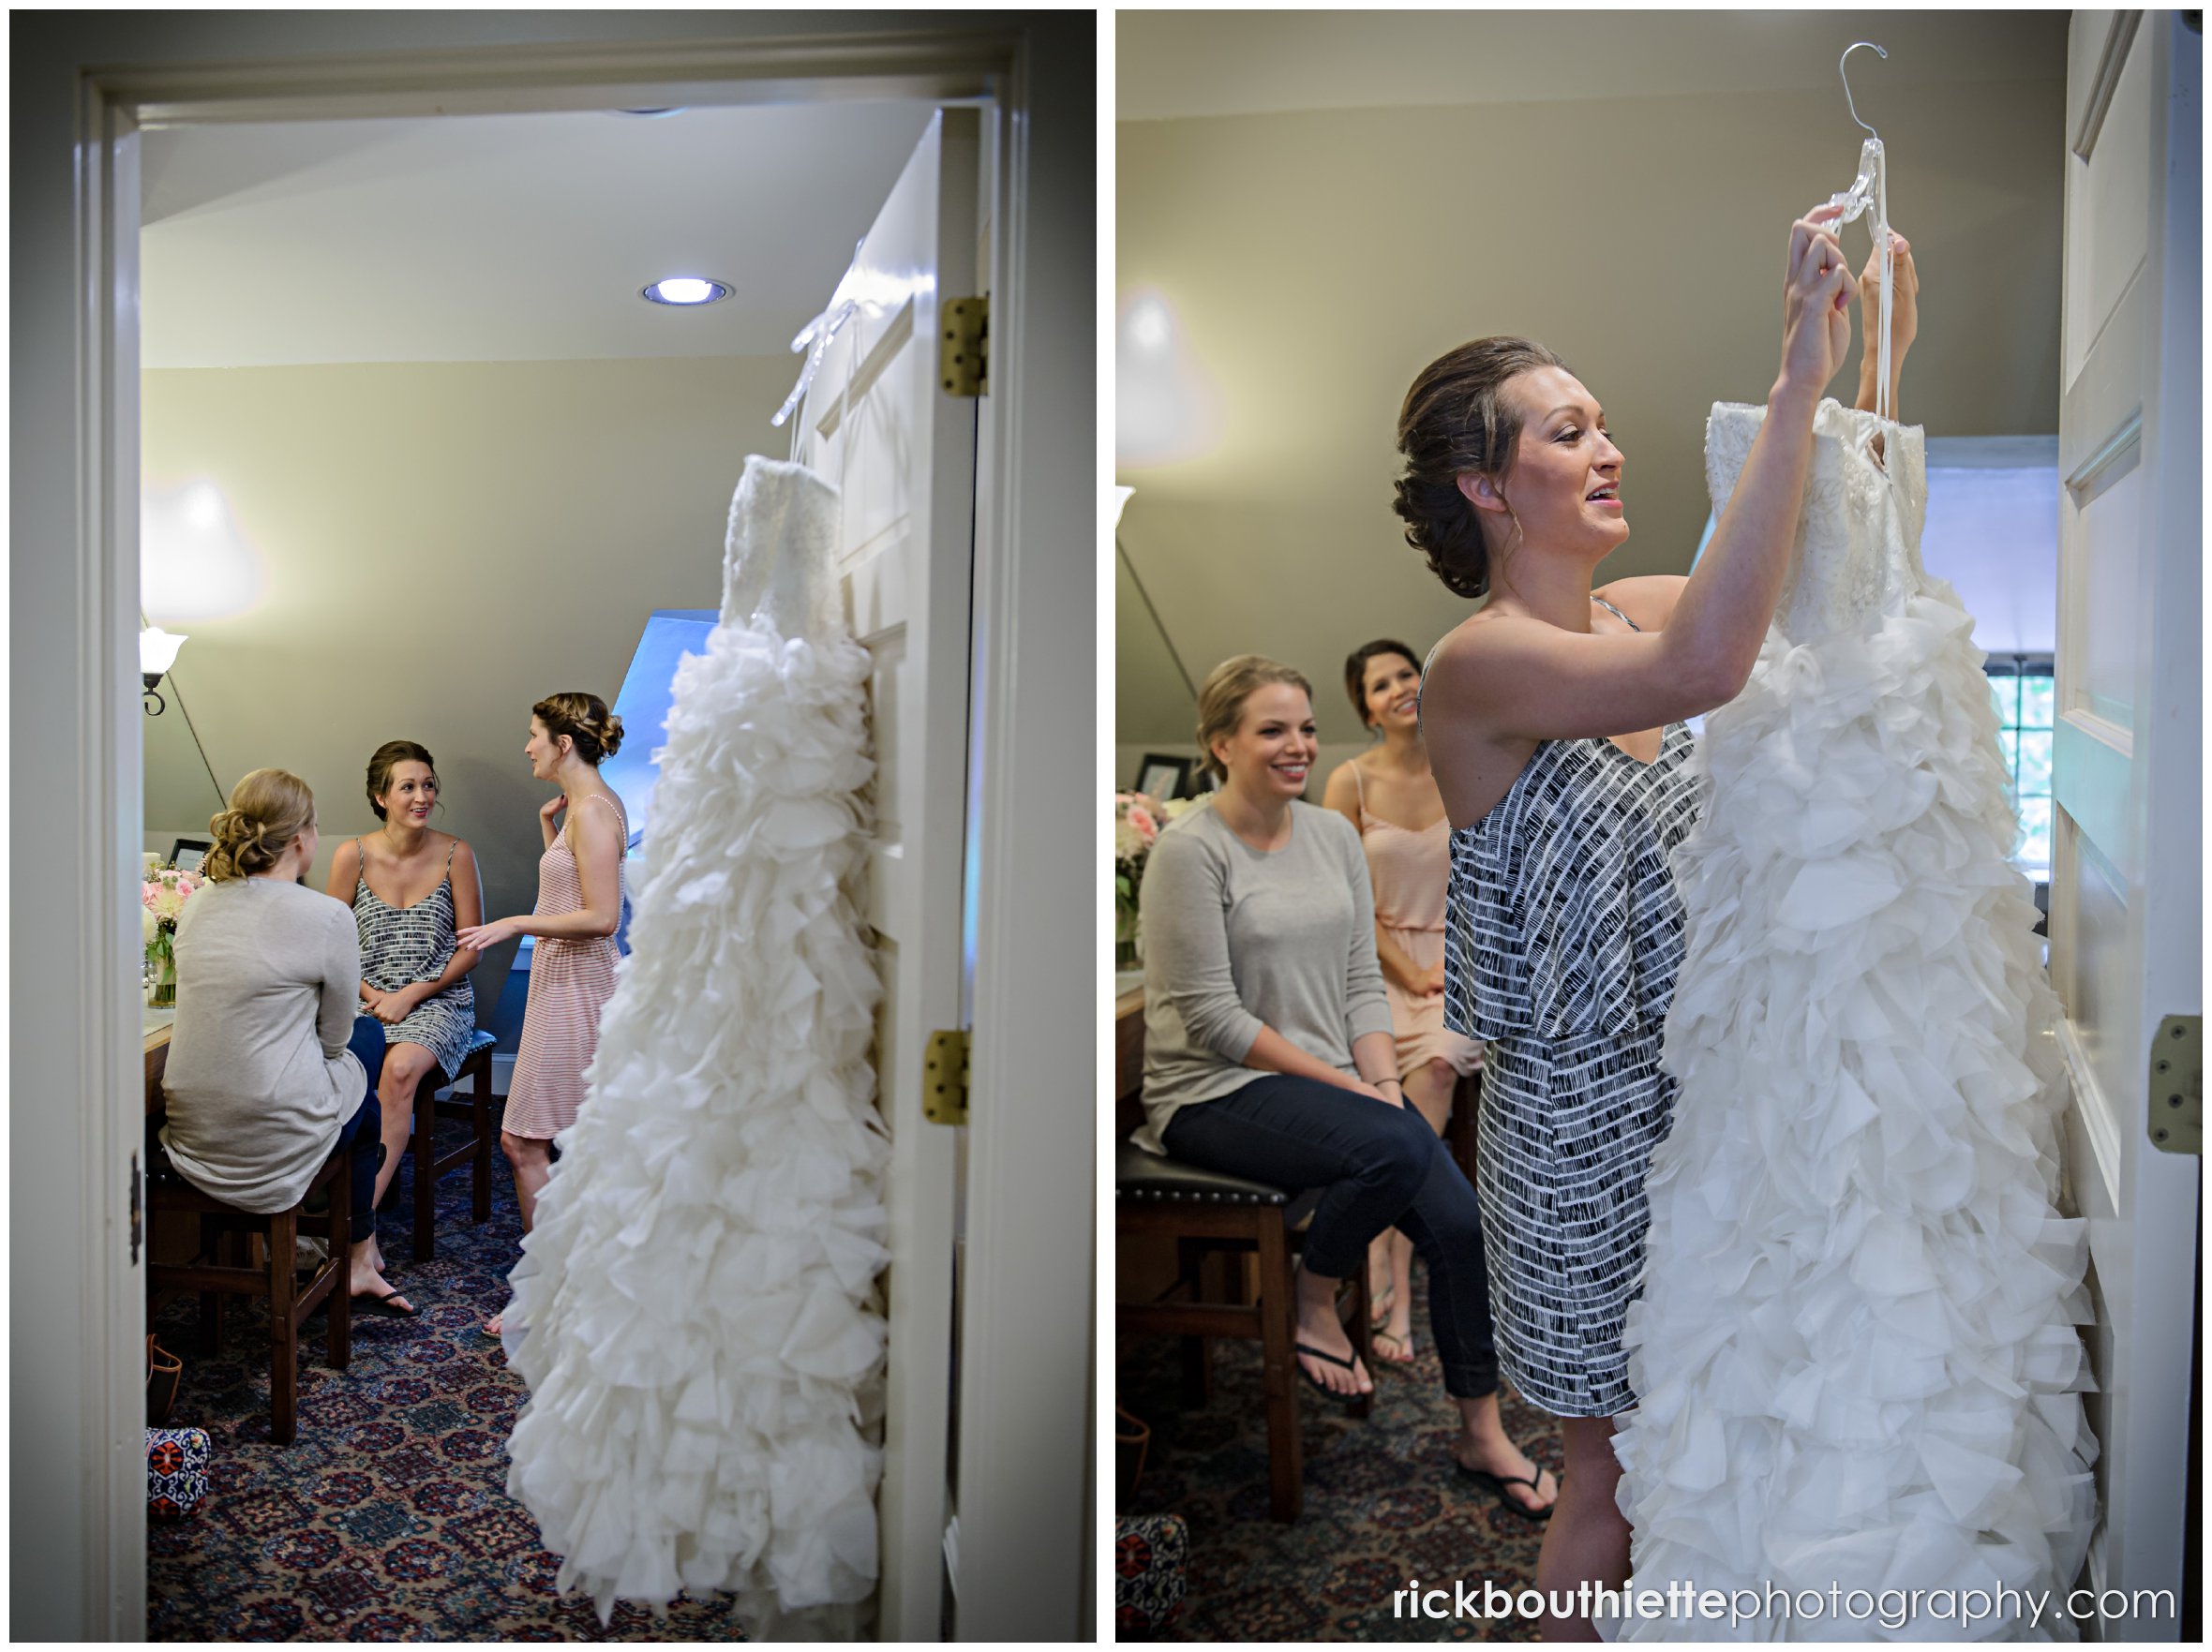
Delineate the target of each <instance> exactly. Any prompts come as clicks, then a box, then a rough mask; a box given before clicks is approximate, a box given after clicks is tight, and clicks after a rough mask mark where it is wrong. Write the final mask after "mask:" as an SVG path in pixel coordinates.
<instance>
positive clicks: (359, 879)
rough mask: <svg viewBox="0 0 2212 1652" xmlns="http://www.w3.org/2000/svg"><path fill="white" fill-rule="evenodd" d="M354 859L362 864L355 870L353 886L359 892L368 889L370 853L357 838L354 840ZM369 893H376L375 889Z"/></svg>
mask: <svg viewBox="0 0 2212 1652" xmlns="http://www.w3.org/2000/svg"><path fill="white" fill-rule="evenodd" d="M353 858H354V859H355V860H357V861H359V862H360V864H359V865H358V866H356V867H355V868H354V869H353V886H354V887H355V889H357V890H358V889H363V888H367V886H368V851H367V850H366V849H365V848H363V847H362V846H361V840H360V839H359V838H355V839H354V840H353ZM368 892H369V893H370V894H371V895H373V894H375V893H376V891H375V890H374V889H369V891H368Z"/></svg>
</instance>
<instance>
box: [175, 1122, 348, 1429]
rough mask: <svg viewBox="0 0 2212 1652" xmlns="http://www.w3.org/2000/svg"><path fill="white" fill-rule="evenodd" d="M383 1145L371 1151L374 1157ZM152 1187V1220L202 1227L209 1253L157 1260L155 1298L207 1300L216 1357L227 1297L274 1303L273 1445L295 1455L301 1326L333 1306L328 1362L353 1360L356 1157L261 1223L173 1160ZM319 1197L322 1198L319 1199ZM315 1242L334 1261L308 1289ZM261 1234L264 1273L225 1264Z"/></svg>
mask: <svg viewBox="0 0 2212 1652" xmlns="http://www.w3.org/2000/svg"><path fill="white" fill-rule="evenodd" d="M375 1145H376V1144H375V1143H374V1142H373V1141H372V1142H370V1143H369V1144H368V1146H369V1148H370V1150H372V1151H373V1150H374V1148H375ZM149 1168H150V1171H151V1173H150V1174H149V1176H148V1178H147V1189H146V1204H147V1209H148V1211H149V1212H150V1213H154V1214H156V1215H157V1214H158V1213H161V1212H163V1211H180V1212H186V1213H190V1214H194V1215H197V1216H198V1217H199V1218H200V1253H199V1255H197V1256H195V1257H194V1258H192V1260H191V1261H190V1262H188V1263H184V1264H181V1265H180V1264H175V1263H162V1262H152V1261H149V1262H148V1264H147V1267H146V1283H147V1287H148V1288H149V1289H150V1290H152V1291H155V1292H160V1291H165V1290H196V1291H198V1292H199V1293H200V1326H201V1330H202V1333H203V1334H204V1336H205V1339H206V1343H207V1351H208V1352H209V1353H211V1354H217V1353H220V1352H221V1351H222V1345H223V1298H224V1296H226V1295H230V1296H258V1297H266V1298H268V1301H269V1437H270V1438H271V1439H273V1440H274V1441H275V1442H276V1443H277V1444H278V1445H280V1446H289V1445H290V1444H291V1442H292V1437H293V1436H294V1434H295V1433H296V1432H297V1429H298V1421H299V1392H300V1388H299V1384H300V1357H299V1355H300V1327H301V1326H302V1325H303V1324H304V1323H305V1322H306V1319H307V1317H308V1316H309V1315H310V1314H312V1313H314V1311H315V1309H316V1308H317V1307H318V1306H319V1305H321V1303H322V1302H323V1301H324V1300H325V1299H328V1301H329V1303H330V1327H329V1334H328V1340H327V1344H326V1354H325V1362H326V1363H327V1364H328V1365H330V1367H331V1368H332V1369H333V1370H336V1371H343V1370H344V1369H345V1368H346V1364H347V1362H348V1361H349V1360H351V1357H352V1351H353V1297H352V1293H351V1291H350V1290H349V1289H348V1288H347V1286H348V1285H349V1283H350V1279H349V1272H350V1269H351V1263H350V1262H349V1261H348V1259H347V1243H348V1237H349V1228H350V1227H351V1218H352V1202H353V1200H352V1183H351V1153H336V1154H334V1155H333V1156H332V1157H330V1158H329V1159H327V1160H325V1161H324V1162H323V1164H322V1165H321V1168H318V1169H317V1170H316V1172H315V1175H314V1179H313V1180H312V1181H310V1182H309V1183H307V1191H306V1194H305V1195H304V1196H303V1197H302V1198H301V1200H300V1202H299V1203H298V1204H296V1205H293V1206H292V1207H291V1209H290V1210H287V1211H277V1212H274V1213H269V1214H262V1213H256V1212H252V1211H242V1210H240V1209H238V1208H237V1206H235V1205H230V1204H225V1203H224V1202H223V1201H222V1200H221V1199H219V1198H215V1197H213V1196H212V1195H210V1194H205V1193H202V1192H201V1191H200V1190H199V1189H198V1188H197V1187H194V1186H193V1185H192V1184H191V1183H189V1182H187V1181H186V1180H185V1179H184V1177H182V1176H181V1175H179V1174H178V1173H177V1171H176V1169H175V1168H174V1167H173V1166H172V1165H171V1164H170V1162H169V1155H168V1154H167V1153H158V1154H156V1155H154V1156H153V1158H152V1163H151V1165H150V1167H149ZM318 1195H321V1196H322V1197H321V1198H318V1197H317V1196H318ZM302 1234H307V1235H311V1236H317V1237H321V1238H323V1239H325V1240H326V1241H327V1242H328V1243H329V1247H330V1256H329V1258H327V1259H326V1260H325V1261H323V1262H322V1263H321V1266H319V1267H318V1268H316V1269H315V1271H314V1272H313V1274H312V1275H311V1276H310V1277H309V1278H308V1279H307V1281H306V1284H305V1285H302V1284H301V1283H300V1281H299V1279H298V1276H297V1274H296V1272H294V1271H295V1269H296V1268H297V1267H298V1265H299V1264H298V1258H297V1257H296V1256H295V1255H294V1252H295V1251H296V1250H297V1248H298V1247H297V1245H296V1243H294V1242H295V1241H296V1240H297V1239H298V1238H299V1236H300V1235H302ZM254 1235H259V1236H260V1237H261V1238H262V1239H263V1240H264V1241H265V1242H266V1243H267V1247H268V1260H267V1262H266V1263H265V1264H264V1265H262V1266H258V1267H256V1266H241V1265H238V1264H237V1263H236V1262H235V1260H233V1262H232V1263H231V1264H224V1263H222V1262H221V1261H220V1259H219V1257H220V1250H221V1248H222V1242H223V1241H224V1240H225V1239H226V1238H229V1239H231V1240H232V1249H233V1251H235V1250H236V1249H238V1248H240V1247H241V1246H242V1245H243V1246H245V1247H246V1248H247V1250H248V1253H249V1254H250V1237H249V1236H254Z"/></svg>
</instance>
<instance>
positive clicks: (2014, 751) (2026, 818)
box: [1982, 654, 2054, 884]
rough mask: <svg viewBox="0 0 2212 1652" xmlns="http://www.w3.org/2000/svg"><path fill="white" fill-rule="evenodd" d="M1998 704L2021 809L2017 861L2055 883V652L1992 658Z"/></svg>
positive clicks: (2001, 741) (2000, 733)
mask: <svg viewBox="0 0 2212 1652" xmlns="http://www.w3.org/2000/svg"><path fill="white" fill-rule="evenodd" d="M1982 670H1983V671H1984V672H1986V673H1987V674H1988V677H1989V692H1990V695H1991V697H1992V698H1993V699H1995V702H1996V708H1997V745H1998V748H1999V749H2000V750H2001V751H2002V752H2004V755H2005V772H2006V774H2007V776H2008V777H2009V778H2010V781H2011V786H2012V803H2013V806H2014V807H2015V808H2016V809H2018V810H2019V811H2020V841H2019V845H2018V846H2017V847H2016V848H2015V849H2014V851H2013V854H2012V859H2013V863H2014V864H2015V865H2017V866H2018V867H2019V868H2020V870H2021V871H2024V872H2025V873H2026V874H2027V875H2028V876H2029V877H2031V878H2033V879H2034V880H2035V881H2036V882H2037V883H2039V884H2047V883H2049V882H2050V881H2051V728H2052V722H2053V717H2052V712H2053V709H2054V701H2053V695H2052V690H2053V681H2052V677H2051V656H2050V655H2048V654H2011V655H1995V654H1993V655H1992V656H1990V659H1989V662H1988V663H1987V664H1986V665H1984V666H1983V667H1982Z"/></svg>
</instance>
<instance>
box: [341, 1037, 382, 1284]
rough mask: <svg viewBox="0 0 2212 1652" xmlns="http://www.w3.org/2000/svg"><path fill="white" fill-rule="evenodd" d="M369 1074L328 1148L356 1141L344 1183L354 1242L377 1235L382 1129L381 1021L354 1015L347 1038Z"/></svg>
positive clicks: (342, 1150) (343, 1145)
mask: <svg viewBox="0 0 2212 1652" xmlns="http://www.w3.org/2000/svg"><path fill="white" fill-rule="evenodd" d="M346 1048H347V1049H351V1051H352V1052H353V1054H354V1056H355V1057H356V1058H357V1059H358V1060H359V1061H360V1063H361V1065H362V1068H363V1070H364V1071H366V1073H367V1074H368V1089H367V1091H366V1093H364V1094H363V1095H362V1097H361V1105H360V1107H358V1108H356V1109H354V1112H353V1116H352V1117H351V1118H350V1119H348V1120H347V1121H346V1122H345V1123H344V1124H340V1125H339V1126H338V1139H337V1142H336V1145H335V1146H334V1147H333V1148H332V1149H331V1156H332V1157H333V1158H336V1156H337V1155H338V1154H339V1153H343V1152H345V1151H346V1148H347V1146H348V1144H349V1143H352V1142H359V1143H360V1144H361V1147H360V1151H359V1152H358V1153H354V1155H353V1164H352V1174H351V1176H350V1177H349V1178H348V1179H347V1185H348V1187H349V1188H350V1189H351V1193H352V1198H353V1215H352V1220H351V1224H350V1225H349V1228H348V1232H349V1234H350V1236H351V1239H352V1242H353V1243H355V1244H359V1243H361V1242H362V1241H363V1240H366V1239H373V1238H375V1237H376V1230H377V1203H376V1201H377V1171H378V1170H379V1169H381V1168H382V1167H383V1156H384V1155H383V1153H382V1152H381V1139H382V1136H383V1131H384V1109H383V1108H382V1107H381V1105H380V1104H379V1103H378V1101H377V1080H378V1079H381V1078H382V1077H383V1076H384V1023H383V1022H381V1021H380V1020H378V1019H376V1017H374V1016H355V1017H354V1018H353V1036H352V1037H351V1038H349V1039H348V1040H347V1041H346Z"/></svg>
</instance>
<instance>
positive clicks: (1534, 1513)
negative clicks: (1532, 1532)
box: [1452, 1457, 1559, 1521]
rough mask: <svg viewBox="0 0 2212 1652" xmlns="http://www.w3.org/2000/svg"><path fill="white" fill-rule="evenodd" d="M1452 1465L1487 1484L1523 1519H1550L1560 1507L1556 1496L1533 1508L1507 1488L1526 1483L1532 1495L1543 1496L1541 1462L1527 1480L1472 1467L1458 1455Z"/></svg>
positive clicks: (1501, 1502)
mask: <svg viewBox="0 0 2212 1652" xmlns="http://www.w3.org/2000/svg"><path fill="white" fill-rule="evenodd" d="M1452 1466H1453V1467H1454V1468H1457V1470H1458V1471H1459V1472H1460V1473H1461V1474H1463V1475H1465V1476H1466V1477H1467V1478H1468V1479H1469V1480H1472V1481H1474V1482H1475V1484H1477V1485H1480V1486H1487V1487H1488V1488H1489V1489H1490V1490H1491V1491H1493V1492H1495V1493H1496V1494H1497V1495H1498V1501H1499V1504H1500V1505H1501V1506H1502V1507H1503V1508H1506V1509H1510V1510H1512V1511H1514V1512H1515V1513H1516V1514H1517V1515H1519V1516H1520V1517H1521V1518H1522V1519H1523V1520H1534V1521H1546V1520H1549V1519H1550V1518H1551V1511H1552V1510H1554V1509H1556V1508H1558V1507H1559V1499H1558V1498H1556V1497H1555V1498H1553V1499H1552V1500H1551V1502H1550V1503H1549V1504H1547V1505H1546V1506H1545V1507H1544V1508H1542V1509H1532V1508H1530V1507H1529V1506H1528V1505H1527V1504H1526V1503H1524V1502H1522V1501H1521V1500H1520V1499H1519V1498H1518V1497H1517V1496H1514V1495H1513V1494H1512V1493H1511V1492H1509V1491H1507V1490H1506V1489H1505V1488H1506V1487H1508V1486H1516V1485H1525V1486H1527V1487H1528V1488H1529V1491H1530V1493H1531V1495H1532V1496H1539V1497H1540V1496H1543V1495H1544V1466H1543V1465H1542V1464H1541V1463H1539V1464H1538V1465H1536V1472H1535V1473H1533V1474H1532V1475H1530V1476H1529V1478H1528V1479H1526V1480H1515V1479H1514V1478H1512V1477H1511V1476H1510V1475H1503V1474H1492V1473H1491V1472H1490V1471H1489V1470H1488V1469H1487V1468H1470V1467H1468V1466H1467V1465H1466V1464H1464V1463H1462V1462H1460V1461H1459V1459H1458V1458H1457V1457H1454V1458H1453V1459H1452Z"/></svg>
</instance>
